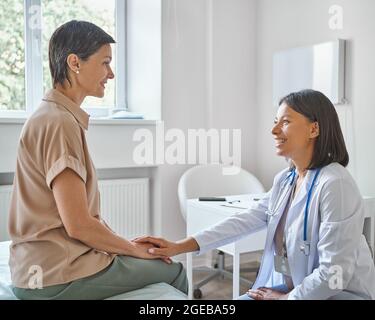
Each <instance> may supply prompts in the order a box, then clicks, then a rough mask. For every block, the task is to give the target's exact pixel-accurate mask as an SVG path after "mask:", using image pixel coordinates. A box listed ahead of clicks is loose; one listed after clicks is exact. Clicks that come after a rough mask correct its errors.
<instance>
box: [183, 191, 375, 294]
mask: <svg viewBox="0 0 375 320" xmlns="http://www.w3.org/2000/svg"><path fill="white" fill-rule="evenodd" d="M262 196H263V195H240V196H228V197H226V198H227V200H228V201H232V200H241V202H235V203H233V204H232V206H233V207H224V206H223V204H225V205H230V204H228V203H225V202H202V201H198V200H197V199H191V200H188V203H187V216H186V222H187V234H188V235H191V234H193V233H196V232H199V231H202V230H204V229H206V228H208V227H210V226H212V225H214V224H216V223H217V222H219V221H221V220H224V219H225V218H227V217H229V216H231V215H233V214H235V213H238V212H241V211H243V210H244V209H240V208H234V207H243V208H248V207H250V206H251V204H252V203H253V201H252V199H253V198H260V197H262ZM364 200H365V224H364V229H363V233H364V235H365V237H366V239H367V241H368V243H369V244H370V246H371V249H372V252H373V254H374V247H375V231H374V230H375V198H369V197H364ZM266 232H267V231H266V229H265V230H262V231H259V232H256V233H254V234H252V235H249V236H247V237H245V238H243V239H241V240H238V241H237V242H234V243H231V244H229V245H226V246H223V247H220V248H218V249H219V250H221V251H223V252H225V253H227V254H230V255H232V256H233V299H236V298H237V297H238V296H239V288H240V285H239V284H240V254H241V253H245V252H252V251H258V250H263V249H264V244H265V239H266ZM192 259H193V254H192V253H188V254H187V263H186V265H187V275H188V279H189V298H190V299H192V294H193V268H192V262H193V261H192Z"/></svg>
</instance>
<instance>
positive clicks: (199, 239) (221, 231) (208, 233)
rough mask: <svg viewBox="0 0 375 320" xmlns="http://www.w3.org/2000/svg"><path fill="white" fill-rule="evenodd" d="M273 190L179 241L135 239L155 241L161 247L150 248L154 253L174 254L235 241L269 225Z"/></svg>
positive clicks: (136, 240) (142, 241) (201, 250)
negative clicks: (269, 202)
mask: <svg viewBox="0 0 375 320" xmlns="http://www.w3.org/2000/svg"><path fill="white" fill-rule="evenodd" d="M270 194H271V191H270V192H268V193H267V195H266V196H265V197H264V198H263V199H261V200H260V201H259V202H257V203H256V204H255V205H254V206H252V207H251V208H249V209H248V210H246V211H244V212H241V213H238V214H235V215H233V216H231V217H229V218H227V219H225V220H223V221H221V222H219V223H217V224H215V225H214V226H212V227H210V228H208V229H206V230H203V231H202V232H199V233H196V234H194V235H192V236H190V237H188V238H185V239H183V240H180V241H177V242H171V241H167V240H165V239H163V238H157V237H151V236H145V237H140V238H137V239H135V240H134V241H135V242H139V243H152V244H154V245H155V246H158V247H159V248H152V249H150V250H149V252H150V253H152V254H157V255H164V256H174V255H177V254H181V253H186V252H193V251H199V254H202V253H204V252H207V251H209V250H212V249H215V248H218V247H220V246H223V245H225V244H228V243H231V242H234V241H236V240H238V239H240V238H242V237H244V236H246V235H249V234H251V233H254V232H256V231H259V230H262V229H264V228H266V226H267V215H266V213H265V212H266V210H267V209H268V201H269V197H270Z"/></svg>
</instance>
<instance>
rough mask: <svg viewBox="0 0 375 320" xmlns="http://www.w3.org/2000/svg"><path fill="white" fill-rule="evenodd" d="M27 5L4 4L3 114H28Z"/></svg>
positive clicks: (0, 27)
mask: <svg viewBox="0 0 375 320" xmlns="http://www.w3.org/2000/svg"><path fill="white" fill-rule="evenodd" d="M23 1H24V0H3V1H1V2H0V55H1V56H0V112H1V111H4V110H11V111H14V112H15V113H17V112H20V111H25V41H24V19H23Z"/></svg>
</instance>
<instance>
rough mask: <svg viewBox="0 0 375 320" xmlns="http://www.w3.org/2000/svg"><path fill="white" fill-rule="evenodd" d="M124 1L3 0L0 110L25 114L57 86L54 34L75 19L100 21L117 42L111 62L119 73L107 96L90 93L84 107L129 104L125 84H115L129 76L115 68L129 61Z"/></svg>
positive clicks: (96, 112)
mask: <svg viewBox="0 0 375 320" xmlns="http://www.w3.org/2000/svg"><path fill="white" fill-rule="evenodd" d="M125 5H126V1H124V0H106V1H103V0H53V1H51V0H2V1H1V2H0V25H1V28H0V48H1V51H0V52H1V59H0V116H5V117H7V116H13V115H15V114H18V115H21V116H26V115H27V114H29V113H31V112H32V111H33V110H35V108H37V107H38V105H39V103H40V100H41V98H42V97H43V93H44V92H45V91H47V90H49V89H50V88H51V87H52V84H51V76H50V72H49V64H48V43H49V39H50V37H51V35H52V33H53V31H54V30H55V29H56V28H57V27H58V26H60V25H62V24H63V23H65V22H67V21H70V20H73V19H77V20H86V21H90V22H92V23H95V24H96V25H98V26H100V27H101V28H103V29H104V30H105V31H106V32H108V33H109V34H111V35H112V36H113V37H114V38H115V40H116V42H117V44H116V45H114V46H112V49H113V61H112V63H111V66H112V68H113V70H114V72H115V75H116V78H115V79H114V80H112V81H108V86H107V88H106V95H105V97H104V98H103V99H97V98H94V97H88V98H86V100H85V101H84V103H83V107H84V108H87V109H88V110H89V112H90V113H91V114H93V115H106V114H107V113H108V110H109V109H111V108H122V109H124V108H125V106H126V103H125V101H126V99H125V87H123V88H120V90H116V87H117V86H118V82H119V81H122V82H121V84H122V85H124V80H125V79H124V78H123V77H121V76H120V78H118V77H117V72H116V71H117V69H120V68H119V66H120V67H122V66H124V65H125ZM25 22H26V23H25ZM116 82H117V83H116ZM100 110H101V111H100Z"/></svg>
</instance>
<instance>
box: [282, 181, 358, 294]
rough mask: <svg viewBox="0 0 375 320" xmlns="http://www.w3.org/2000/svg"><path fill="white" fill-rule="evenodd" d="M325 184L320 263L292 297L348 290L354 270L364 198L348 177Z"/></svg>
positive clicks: (319, 248) (320, 230)
mask: <svg viewBox="0 0 375 320" xmlns="http://www.w3.org/2000/svg"><path fill="white" fill-rule="evenodd" d="M323 188H324V189H323V190H322V198H321V201H320V208H319V209H320V216H321V224H320V228H319V240H318V244H317V250H318V257H319V266H318V267H317V268H316V269H314V270H313V272H312V273H311V274H310V275H308V276H307V277H306V278H305V279H304V280H303V281H302V283H301V284H300V285H298V286H296V287H295V288H294V289H293V290H292V291H291V292H290V293H289V297H288V299H304V300H315V299H319V300H325V299H328V298H330V297H332V296H334V295H336V294H338V293H340V292H341V291H342V290H344V289H345V288H346V287H347V286H348V283H349V282H350V280H351V278H352V276H353V273H354V268H355V261H356V247H357V245H358V243H359V242H360V240H361V237H362V228H363V218H364V211H363V210H364V209H363V201H362V198H361V196H360V194H359V191H358V190H357V188H356V187H355V186H354V185H353V184H352V183H350V182H349V181H347V180H345V179H337V180H335V181H330V182H328V183H327V184H326V185H325V186H324V187H323Z"/></svg>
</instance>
